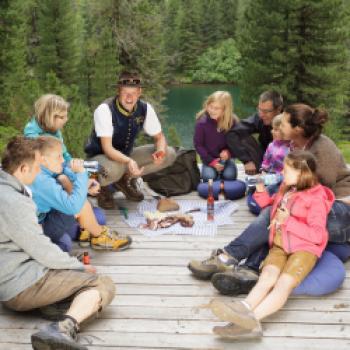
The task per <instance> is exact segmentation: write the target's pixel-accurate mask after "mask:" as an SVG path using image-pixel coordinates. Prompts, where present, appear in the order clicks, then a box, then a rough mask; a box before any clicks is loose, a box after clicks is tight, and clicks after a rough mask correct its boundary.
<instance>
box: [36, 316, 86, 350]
mask: <svg viewBox="0 0 350 350" xmlns="http://www.w3.org/2000/svg"><path fill="white" fill-rule="evenodd" d="M78 330H79V328H78V324H77V323H76V321H74V320H73V319H72V318H70V317H67V316H66V317H65V319H64V320H63V321H59V322H55V323H51V324H49V325H48V326H46V327H45V328H44V329H42V330H41V331H39V332H37V333H35V334H32V337H31V340H32V346H33V349H34V350H51V349H52V350H58V349H65V350H87V347H86V346H83V345H81V344H78V343H77V332H78Z"/></svg>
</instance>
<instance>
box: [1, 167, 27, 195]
mask: <svg viewBox="0 0 350 350" xmlns="http://www.w3.org/2000/svg"><path fill="white" fill-rule="evenodd" d="M0 186H4V187H6V186H8V187H12V188H14V189H15V190H16V191H17V192H20V193H22V194H25V195H27V196H28V195H29V193H28V191H27V190H26V188H25V186H24V185H23V184H22V183H21V182H20V181H19V180H18V179H17V178H16V177H15V176H13V175H11V174H9V173H7V172H6V171H3V170H1V169H0Z"/></svg>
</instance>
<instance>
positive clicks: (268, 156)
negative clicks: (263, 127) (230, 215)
mask: <svg viewBox="0 0 350 350" xmlns="http://www.w3.org/2000/svg"><path fill="white" fill-rule="evenodd" d="M282 116H283V114H279V115H276V117H274V118H273V121H272V130H271V133H272V137H273V141H272V142H271V143H270V144H269V145H268V147H267V149H266V152H265V154H264V158H263V161H262V164H261V168H260V172H261V175H262V178H263V179H264V182H265V185H267V190H268V192H269V193H270V194H271V195H272V194H274V193H276V192H277V191H278V188H279V186H280V184H281V181H282V175H281V172H282V170H283V161H284V158H285V156H286V155H287V154H288V153H289V150H290V141H286V140H283V138H282V133H281V131H280V125H281V122H282ZM257 180H259V177H258V178H257ZM253 193H254V187H253V188H252V190H249V187H248V197H247V204H248V207H249V210H250V211H251V212H252V213H253V214H255V215H258V214H259V213H260V211H261V208H260V206H259V205H258V204H257V203H256V201H255V200H254V198H253V196H252V194H253Z"/></svg>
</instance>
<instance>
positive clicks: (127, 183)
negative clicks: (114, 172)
mask: <svg viewBox="0 0 350 350" xmlns="http://www.w3.org/2000/svg"><path fill="white" fill-rule="evenodd" d="M113 186H114V187H115V188H116V189H117V190H118V191H121V192H123V193H124V195H125V197H126V199H129V200H131V201H134V202H141V201H142V200H143V199H144V196H143V193H142V192H140V190H139V189H138V188H137V179H136V178H133V177H131V176H130V175H129V174H124V175H123V177H122V178H121V179H120V180H119V181H118V182H115V183H114V184H113Z"/></svg>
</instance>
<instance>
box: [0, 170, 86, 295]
mask: <svg viewBox="0 0 350 350" xmlns="http://www.w3.org/2000/svg"><path fill="white" fill-rule="evenodd" d="M0 198H1V202H0V301H7V300H10V299H12V298H13V297H15V296H16V295H18V294H19V293H21V292H22V291H24V290H25V289H27V288H29V287H31V286H32V285H33V284H35V283H36V282H37V281H38V280H39V279H40V278H42V277H43V276H44V275H45V274H46V273H47V272H48V271H49V269H69V270H83V269H84V265H82V264H81V263H80V262H79V261H78V260H77V259H76V258H72V257H70V256H69V255H68V254H67V253H64V252H63V251H61V250H60V248H59V247H58V246H56V245H55V244H53V243H51V241H50V239H49V238H48V237H46V236H45V235H44V234H43V231H42V228H41V226H40V225H39V224H38V219H37V216H36V207H35V204H34V202H33V201H32V199H31V198H30V196H29V194H28V192H27V191H26V189H25V187H24V186H23V184H21V183H20V182H19V181H18V180H17V179H16V178H15V177H14V176H12V175H10V174H8V173H6V172H4V171H2V170H0Z"/></svg>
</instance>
